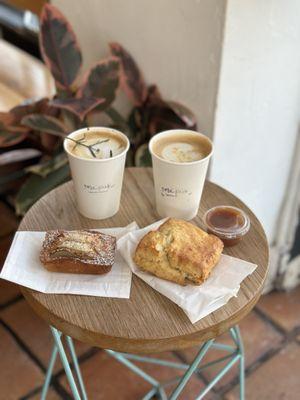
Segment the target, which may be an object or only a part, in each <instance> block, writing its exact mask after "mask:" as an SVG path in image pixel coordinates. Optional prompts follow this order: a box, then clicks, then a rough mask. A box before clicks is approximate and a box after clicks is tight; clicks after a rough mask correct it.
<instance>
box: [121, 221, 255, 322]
mask: <svg viewBox="0 0 300 400" xmlns="http://www.w3.org/2000/svg"><path fill="white" fill-rule="evenodd" d="M164 221H165V220H161V221H157V222H155V223H154V224H152V225H149V226H147V227H145V228H143V229H138V230H135V231H132V232H130V233H128V234H127V235H125V236H124V237H123V238H122V239H120V241H119V251H120V253H121V254H122V256H123V258H124V259H125V260H126V262H127V264H128V265H129V267H130V268H131V270H132V272H133V273H134V274H136V275H137V276H138V277H140V278H141V279H143V281H145V282H147V283H148V285H150V286H151V287H152V288H153V289H155V290H157V291H158V292H159V293H161V294H163V295H165V296H166V297H168V298H169V299H170V300H172V301H173V302H174V303H176V304H177V305H178V306H179V307H181V308H182V309H183V311H184V312H185V313H186V314H187V316H188V317H189V319H190V321H191V322H192V323H195V322H197V321H199V320H200V319H201V318H204V317H205V316H207V315H208V314H210V313H212V312H213V311H215V310H217V309H218V308H220V307H222V306H224V305H225V304H226V303H227V302H228V301H229V299H231V297H233V296H236V295H237V293H238V291H239V288H240V284H241V282H242V281H243V280H244V279H245V278H246V277H247V276H248V275H250V274H251V273H252V272H253V271H254V270H255V268H256V267H257V265H255V264H252V263H249V262H247V261H243V260H240V259H238V258H234V257H230V256H227V255H224V254H222V256H221V259H220V261H219V263H218V265H217V266H216V267H215V268H214V269H213V271H212V273H211V275H210V277H209V278H208V279H207V280H206V281H205V282H204V283H203V284H202V285H200V286H193V285H187V286H180V285H178V284H176V283H173V282H169V281H166V280H163V279H160V278H157V277H155V276H153V275H151V274H149V273H147V272H143V271H142V270H141V269H139V268H138V266H137V265H136V264H135V263H134V261H133V259H132V256H133V254H134V252H135V249H136V246H137V244H138V242H139V241H140V239H141V238H142V237H143V236H144V235H145V234H146V233H148V232H149V231H151V230H155V229H157V228H158V227H159V226H160V224H162V223H163V222H164Z"/></svg>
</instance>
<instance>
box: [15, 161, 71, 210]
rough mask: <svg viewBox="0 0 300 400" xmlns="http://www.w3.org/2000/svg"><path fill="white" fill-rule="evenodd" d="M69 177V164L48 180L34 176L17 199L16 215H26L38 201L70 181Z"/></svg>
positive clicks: (20, 191) (22, 188) (24, 185)
mask: <svg viewBox="0 0 300 400" xmlns="http://www.w3.org/2000/svg"><path fill="white" fill-rule="evenodd" d="M69 177H70V171H69V165H68V164H67V165H64V166H62V167H61V168H59V169H57V170H55V171H53V172H51V173H50V174H49V175H47V177H46V178H42V177H41V176H39V175H35V174H32V175H31V176H30V177H29V178H28V179H27V180H26V182H25V183H24V184H23V186H22V187H21V189H20V190H19V193H18V195H17V197H16V201H15V207H16V213H17V214H18V215H24V214H25V212H26V211H27V210H28V209H29V208H30V207H31V206H32V205H33V204H34V203H35V202H36V201H37V200H38V199H40V198H41V197H42V196H43V195H44V194H46V193H48V192H49V191H50V190H52V189H54V188H55V187H56V186H58V185H60V184H61V183H63V182H66V181H67V180H69Z"/></svg>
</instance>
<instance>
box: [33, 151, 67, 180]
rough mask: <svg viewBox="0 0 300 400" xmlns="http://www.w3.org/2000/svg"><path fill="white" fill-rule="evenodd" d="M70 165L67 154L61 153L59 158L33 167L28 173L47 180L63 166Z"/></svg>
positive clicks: (56, 157)
mask: <svg viewBox="0 0 300 400" xmlns="http://www.w3.org/2000/svg"><path fill="white" fill-rule="evenodd" d="M67 163H68V158H67V156H66V154H65V153H59V154H58V155H57V156H55V157H53V158H51V160H48V161H45V162H43V163H40V164H36V165H32V166H30V167H28V168H27V171H28V172H32V173H33V174H36V175H40V176H42V177H43V178H45V177H46V176H47V175H49V174H50V173H51V172H53V171H56V170H57V169H59V168H61V167H62V166H64V165H66V164H67Z"/></svg>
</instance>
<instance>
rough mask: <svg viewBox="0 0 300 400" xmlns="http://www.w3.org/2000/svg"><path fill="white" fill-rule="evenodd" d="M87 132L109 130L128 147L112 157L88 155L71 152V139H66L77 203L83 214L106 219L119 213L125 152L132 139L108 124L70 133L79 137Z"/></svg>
mask: <svg viewBox="0 0 300 400" xmlns="http://www.w3.org/2000/svg"><path fill="white" fill-rule="evenodd" d="M88 132H103V133H109V134H110V135H111V136H116V137H119V138H121V140H122V142H124V145H125V148H124V150H123V151H122V152H121V153H120V154H117V155H116V156H114V157H111V158H105V159H98V158H97V159H96V158H95V159H94V158H92V159H88V158H82V157H78V156H76V155H74V154H72V153H71V148H72V147H71V146H72V141H71V140H68V139H65V140H64V149H65V151H66V153H67V155H68V159H69V163H70V168H71V174H72V178H73V182H74V188H75V194H76V201H77V207H78V211H79V212H80V214H82V215H83V216H85V217H87V218H91V219H105V218H109V217H111V216H113V215H114V214H116V213H117V212H118V210H119V207H120V197H121V190H122V183H123V174H124V167H125V160H126V153H127V151H128V149H129V140H128V138H127V137H126V136H125V135H124V134H123V133H121V132H119V131H117V130H115V129H111V128H105V127H89V128H83V129H79V130H77V131H75V132H72V133H71V134H70V135H68V137H70V138H74V139H75V138H76V137H80V136H81V135H83V134H84V133H88Z"/></svg>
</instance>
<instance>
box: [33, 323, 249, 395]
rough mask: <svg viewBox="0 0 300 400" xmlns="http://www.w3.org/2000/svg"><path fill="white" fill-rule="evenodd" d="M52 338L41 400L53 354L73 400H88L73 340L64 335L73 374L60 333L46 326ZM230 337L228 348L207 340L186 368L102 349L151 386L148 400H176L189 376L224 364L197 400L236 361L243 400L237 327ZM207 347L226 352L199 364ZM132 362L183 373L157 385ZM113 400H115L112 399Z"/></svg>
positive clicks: (242, 377) (45, 391)
mask: <svg viewBox="0 0 300 400" xmlns="http://www.w3.org/2000/svg"><path fill="white" fill-rule="evenodd" d="M50 329H51V332H52V335H53V339H54V346H53V351H52V355H51V358H50V361H49V366H48V369H47V373H46V378H45V382H44V386H43V389H42V394H41V400H46V397H47V393H48V389H49V385H50V381H51V376H52V372H53V367H54V363H55V360H56V358H57V355H58V354H59V356H60V359H61V362H62V365H63V367H64V370H65V373H66V376H67V379H68V382H69V385H70V389H71V392H72V394H73V397H74V399H75V400H88V397H87V393H86V390H85V386H84V382H83V379H82V375H81V372H80V367H79V363H78V360H77V356H76V352H75V349H74V345H73V341H72V338H71V337H70V336H66V335H64V336H65V339H66V346H67V347H68V349H69V352H70V354H71V359H72V364H73V368H72V369H73V371H72V369H71V366H70V364H69V361H68V358H67V355H66V352H65V348H64V345H63V342H62V337H63V334H62V333H61V332H59V331H58V330H57V329H56V328H54V327H52V326H51V327H50ZM230 335H231V338H232V342H233V343H232V345H225V344H221V343H217V342H216V341H215V340H214V339H212V340H209V341H207V342H205V343H204V344H202V346H201V347H200V349H199V352H198V354H197V355H196V357H195V358H194V361H193V362H192V363H191V364H190V365H188V364H184V363H180V362H178V363H177V362H172V361H167V360H162V359H159V358H152V357H151V358H150V357H144V356H138V355H135V354H127V353H119V352H116V351H113V350H105V351H106V352H107V353H108V354H109V355H110V356H111V357H114V358H115V359H116V360H117V361H119V362H120V363H122V364H123V365H124V366H125V367H127V368H129V369H130V370H131V371H133V372H134V373H136V374H137V375H138V376H140V377H141V378H143V379H144V380H145V381H147V382H149V383H150V384H151V385H152V388H151V390H150V391H149V392H148V393H147V394H145V396H144V397H143V399H142V400H150V399H152V398H153V397H154V396H155V397H156V398H158V399H161V400H176V399H178V397H179V395H180V393H181V392H182V390H183V389H184V387H185V385H186V384H187V383H188V381H189V379H190V378H191V376H192V375H193V373H196V372H200V371H203V370H205V369H207V368H209V367H211V366H213V365H216V364H218V363H221V362H224V361H227V363H226V365H225V366H224V367H223V368H222V369H221V370H220V371H219V372H218V373H217V375H216V376H215V377H214V378H213V379H212V380H211V381H210V382H209V383H208V384H207V386H206V387H205V389H203V390H202V391H201V392H200V393H199V394H198V396H197V397H196V398H195V400H201V399H203V398H204V396H205V395H206V394H207V393H208V392H209V391H210V390H211V389H212V388H213V387H214V386H215V385H216V384H217V382H219V380H220V379H222V377H223V376H224V375H225V374H226V373H227V372H228V371H229V370H230V369H231V368H232V367H233V366H234V365H235V364H236V363H237V362H238V363H239V384H240V400H244V398H245V361H244V348H243V342H242V338H241V335H240V331H239V328H238V327H237V326H235V327H233V328H231V329H230ZM210 348H215V349H218V350H222V351H226V352H227V353H228V354H227V355H226V356H222V357H220V358H218V359H216V360H214V361H211V362H208V363H205V364H203V365H202V364H200V363H201V361H202V360H203V358H204V356H205V354H206V353H207V352H208V351H209V349H210ZM134 361H139V362H145V363H152V364H157V365H161V366H165V367H170V368H174V369H178V370H183V371H185V372H184V374H183V375H181V376H179V377H177V378H175V379H172V380H171V381H167V382H159V381H157V380H156V379H154V378H153V377H152V376H151V375H149V374H147V373H146V372H145V371H143V370H142V369H141V368H140V367H138V366H137V365H135V364H134ZM174 382H178V383H177V386H176V387H175V389H174V390H173V392H172V394H171V395H170V396H169V397H167V395H166V392H165V388H166V387H167V386H168V385H170V384H173V383H174ZM116 400H117V399H116Z"/></svg>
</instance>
